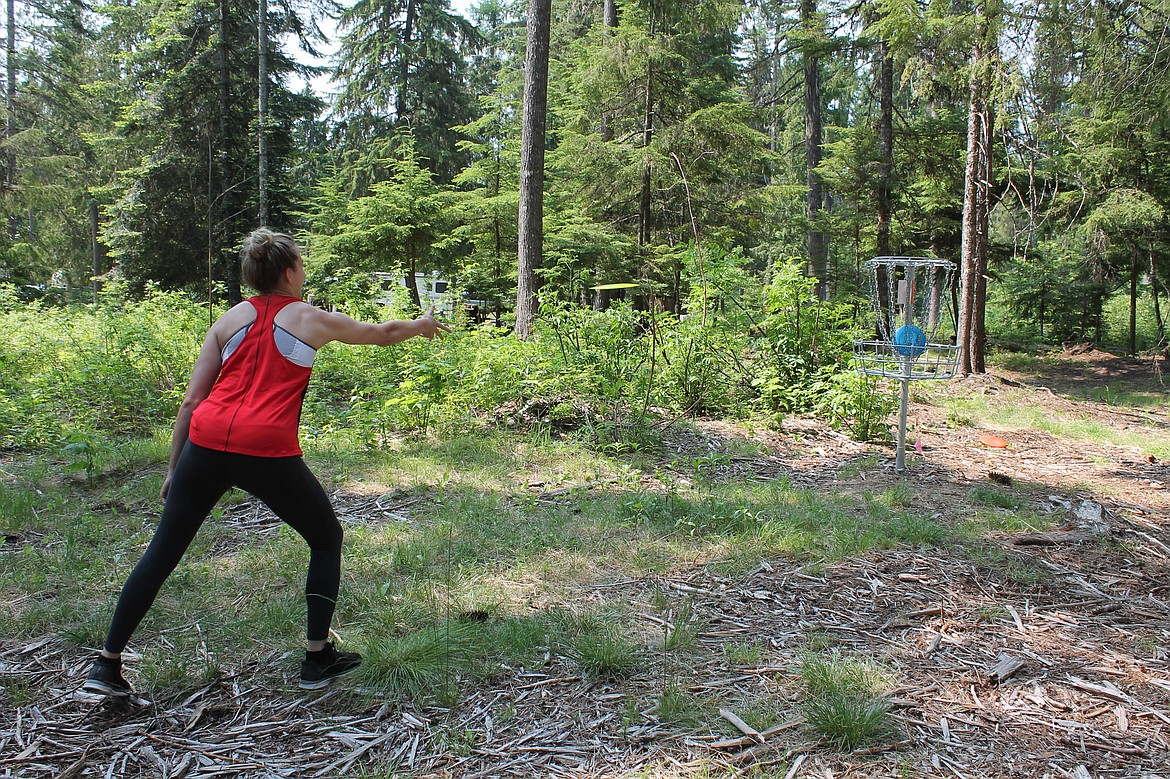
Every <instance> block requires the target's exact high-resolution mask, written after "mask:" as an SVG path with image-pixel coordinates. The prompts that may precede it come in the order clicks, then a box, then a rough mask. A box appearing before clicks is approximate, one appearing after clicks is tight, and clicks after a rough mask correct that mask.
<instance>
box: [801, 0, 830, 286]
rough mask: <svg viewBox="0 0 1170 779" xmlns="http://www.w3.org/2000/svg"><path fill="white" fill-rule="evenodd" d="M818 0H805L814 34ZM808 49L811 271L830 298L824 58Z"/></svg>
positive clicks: (804, 20)
mask: <svg viewBox="0 0 1170 779" xmlns="http://www.w3.org/2000/svg"><path fill="white" fill-rule="evenodd" d="M816 13H817V3H816V0H801V3H800V20H801V27H802V28H803V29H804V30H805V32H806V34H809V35H811V33H812V30H813V25H814V24H815V23H816ZM807 45H808V48H807V49H806V50H805V52H804V161H805V178H806V181H807V183H808V197H807V203H806V209H805V212H806V216H807V218H808V273H809V275H810V276H813V277H814V278H816V280H817V287H816V294H817V297H818V298H819V299H820V300H828V299H829V273H828V268H827V267H826V264H827V260H828V252H827V251H826V248H827V247H826V242H825V234H824V233H822V232H821V231H820V230H818V229H817V228H816V227H815V224H816V221H817V218H818V217H819V216H820V213H821V206H822V204H823V203H824V189H823V187H822V185H821V180H820V177H819V176H818V175H817V172H816V167H817V165H819V164H820V163H821V135H822V127H821V85H820V57H819V56H818V54H817V53H816V50H815V48H814V44H812V43H810V44H807Z"/></svg>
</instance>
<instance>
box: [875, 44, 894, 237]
mask: <svg viewBox="0 0 1170 779" xmlns="http://www.w3.org/2000/svg"><path fill="white" fill-rule="evenodd" d="M878 57H879V59H880V60H881V62H880V63H879V70H878V116H879V118H878V155H879V156H880V158H881V160H880V162H879V165H878V182H877V253H878V256H887V255H889V253H890V222H891V219H892V210H893V209H892V206H891V204H890V180H891V179H892V178H893V171H894V58H893V56H892V55H891V54H890V44H889V43H887V42H886V41H884V40H883V41H882V42H881V44H880V45H879V46H878Z"/></svg>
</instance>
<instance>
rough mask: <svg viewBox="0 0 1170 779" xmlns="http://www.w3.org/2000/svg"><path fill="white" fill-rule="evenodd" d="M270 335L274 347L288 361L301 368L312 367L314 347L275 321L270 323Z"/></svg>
mask: <svg viewBox="0 0 1170 779" xmlns="http://www.w3.org/2000/svg"><path fill="white" fill-rule="evenodd" d="M272 337H273V338H274V339H275V340H276V348H277V349H278V350H279V351H280V353H281V354H283V355H284V356H285V357H286V358H287V359H288V361H289V362H291V363H293V364H294V365H299V366H301V367H302V368H312V367H313V360H315V359H316V358H317V350H316V349H314V348H313V347H311V346H309V345H308V344H307V343H305V342H304V341H302V340H301V339H300V338H297V337H296V336H295V335H293V334H292V333H290V332H289V331H288V330H285V329H284V328H283V327H281V326H280V325H278V324H275V323H273V325H272Z"/></svg>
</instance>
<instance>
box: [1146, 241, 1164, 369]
mask: <svg viewBox="0 0 1170 779" xmlns="http://www.w3.org/2000/svg"><path fill="white" fill-rule="evenodd" d="M1149 257H1150V297H1152V298H1153V300H1154V321H1155V322H1157V324H1158V350H1159V351H1166V347H1167V344H1166V322H1165V320H1163V319H1162V305H1161V303H1159V302H1158V268H1157V266H1156V265H1155V264H1154V247H1153V245H1152V244H1151V245H1150V248H1149Z"/></svg>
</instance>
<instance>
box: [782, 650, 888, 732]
mask: <svg viewBox="0 0 1170 779" xmlns="http://www.w3.org/2000/svg"><path fill="white" fill-rule="evenodd" d="M800 676H801V680H802V681H803V683H804V688H805V690H804V691H805V699H804V704H803V708H804V715H805V719H806V720H807V721H808V724H809V726H810V727H811V728H812V729H813V731H814V732H815V733H816V734H817V736H818V737H819V738H820V739H821V740H822V741H824V742H825V743H826V744H828V745H829V746H831V747H833V748H836V749H842V750H853V749H856V748H858V747H860V746H864V745H866V744H871V743H873V742H875V741H878V740H881V739H883V738H885V737H887V736H889V735H891V734H892V733H893V732H894V730H895V728H894V724H893V722H892V721H891V719H890V716H889V705H888V704H887V702H886V701H885V700H884V699H883V698H882V697H881V692H882V690H883V689H884V688H885V687H887V686H888V685H889V678H888V676H887V674H886V673H885V672H884V671H883V670H882V669H880V668H878V667H877V666H875V665H874V664H872V663H870V662H868V661H866V660H863V659H860V658H850V657H841V656H840V655H835V654H834V655H817V654H810V655H806V656H805V657H804V659H803V660H802V662H801V668H800Z"/></svg>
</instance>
